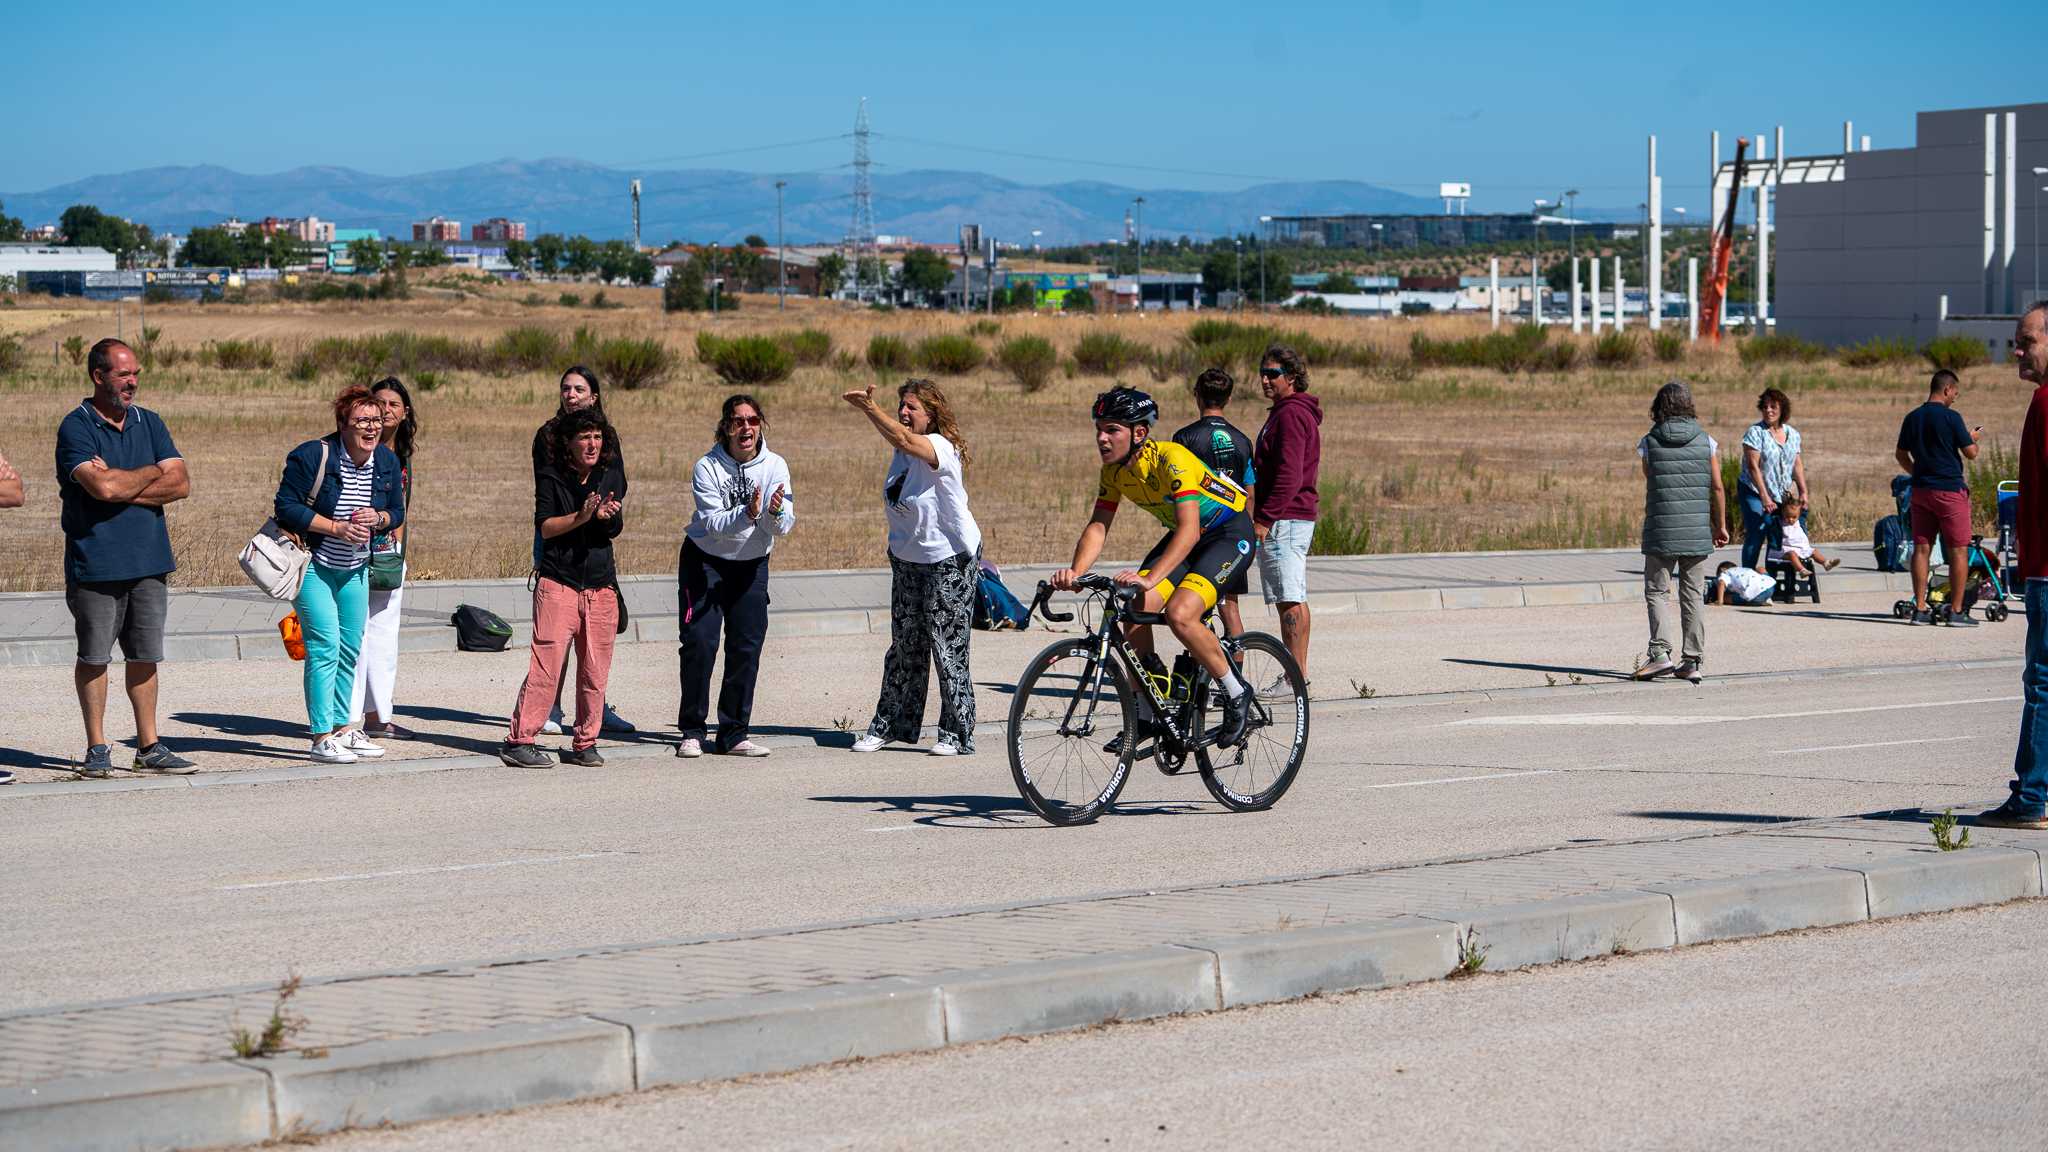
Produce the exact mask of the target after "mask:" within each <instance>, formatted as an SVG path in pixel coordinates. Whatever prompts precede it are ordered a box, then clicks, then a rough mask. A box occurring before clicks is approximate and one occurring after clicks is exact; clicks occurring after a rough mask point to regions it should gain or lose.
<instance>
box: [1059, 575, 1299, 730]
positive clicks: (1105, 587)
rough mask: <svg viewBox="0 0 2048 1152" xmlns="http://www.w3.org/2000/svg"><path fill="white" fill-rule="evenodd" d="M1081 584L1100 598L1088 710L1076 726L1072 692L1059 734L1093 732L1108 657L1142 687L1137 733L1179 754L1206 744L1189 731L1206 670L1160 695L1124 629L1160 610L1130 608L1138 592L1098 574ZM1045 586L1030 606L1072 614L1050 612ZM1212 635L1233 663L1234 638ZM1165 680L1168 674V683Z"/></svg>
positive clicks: (1160, 619) (1146, 622)
mask: <svg viewBox="0 0 2048 1152" xmlns="http://www.w3.org/2000/svg"><path fill="white" fill-rule="evenodd" d="M1082 590H1083V592H1084V593H1092V594H1094V595H1096V596H1097V597H1099V598H1100V600H1101V603H1102V611H1101V616H1100V619H1099V620H1098V621H1097V623H1096V626H1095V633H1094V637H1093V642H1094V647H1095V650H1094V653H1093V655H1091V656H1090V657H1089V659H1090V661H1091V662H1092V665H1093V666H1092V667H1091V668H1090V669H1089V670H1088V673H1087V689H1086V696H1087V698H1088V710H1087V713H1086V714H1085V715H1084V716H1083V717H1082V718H1081V725H1080V727H1079V728H1076V727H1075V726H1074V713H1075V709H1076V708H1077V707H1079V705H1080V702H1081V695H1082V693H1079V692H1077V693H1076V694H1075V695H1074V698H1073V699H1071V700H1069V701H1068V703H1067V714H1066V716H1065V717H1064V718H1063V719H1062V720H1061V722H1060V732H1061V734H1062V735H1079V736H1083V737H1087V736H1092V735H1094V732H1095V707H1096V704H1097V702H1099V701H1100V700H1101V699H1102V678H1103V676H1105V675H1107V674H1108V672H1109V666H1110V662H1111V660H1112V659H1114V660H1115V661H1116V662H1117V663H1119V664H1120V665H1121V666H1122V669H1121V670H1122V673H1123V675H1124V677H1125V678H1126V680H1127V682H1130V683H1133V684H1137V685H1142V686H1143V689H1144V690H1143V692H1142V693H1141V694H1140V695H1139V696H1138V697H1137V700H1138V705H1139V708H1138V710H1139V716H1138V722H1139V725H1140V729H1141V734H1142V735H1149V736H1152V737H1154V738H1155V739H1157V740H1158V741H1159V743H1160V744H1161V745H1162V747H1163V748H1164V750H1165V751H1167V752H1168V753H1171V754H1174V755H1179V756H1185V755H1187V754H1188V753H1191V752H1193V751H1195V750H1196V749H1198V748H1206V747H1209V746H1210V745H1211V744H1212V743H1213V741H1212V740H1210V739H1209V738H1208V737H1207V736H1206V735H1200V736H1198V735H1196V734H1194V732H1193V731H1192V726H1193V724H1194V718H1195V704H1196V702H1197V701H1199V700H1200V699H1201V698H1202V693H1203V692H1204V691H1206V690H1207V689H1208V686H1209V683H1210V679H1211V678H1210V676H1209V673H1208V670H1207V669H1206V668H1203V667H1202V666H1201V665H1200V664H1197V665H1196V666H1195V670H1194V673H1193V675H1192V676H1191V677H1190V679H1189V681H1188V694H1187V696H1186V698H1185V699H1175V698H1173V697H1172V696H1168V695H1164V694H1162V693H1161V692H1160V691H1159V685H1158V684H1157V683H1156V682H1155V681H1154V680H1153V678H1152V677H1151V675H1150V674H1148V673H1146V672H1145V671H1144V664H1143V662H1142V661H1141V660H1140V658H1139V656H1138V654H1137V652H1136V650H1135V649H1134V648H1133V647H1132V646H1131V640H1130V637H1129V636H1128V635H1127V634H1126V629H1128V628H1130V627H1133V626H1156V625H1163V624H1165V623H1166V617H1165V615H1164V613H1159V612H1142V611H1137V610H1134V609H1133V608H1132V607H1130V604H1131V601H1133V600H1134V599H1136V597H1137V596H1138V595H1140V593H1138V592H1137V590H1135V589H1129V590H1126V589H1121V588H1117V587H1116V586H1114V585H1112V584H1110V583H1109V582H1108V581H1107V580H1103V579H1102V578H1100V577H1089V578H1084V582H1083V585H1082ZM1051 591H1052V590H1051V588H1049V587H1042V588H1041V589H1040V591H1039V594H1038V596H1037V598H1036V599H1035V600H1034V601H1033V602H1032V606H1031V607H1032V611H1034V612H1037V613H1039V614H1041V615H1043V616H1044V617H1045V618H1046V619H1047V620H1052V621H1059V622H1064V621H1067V620H1072V619H1073V618H1074V616H1073V613H1071V612H1066V613H1055V612H1052V611H1050V610H1049V609H1048V607H1047V601H1048V599H1049V598H1050V594H1051ZM1210 621H1211V627H1214V623H1213V622H1214V617H1213V616H1211V617H1210ZM1217 639H1218V640H1219V642H1221V643H1222V645H1223V654H1224V659H1226V660H1230V661H1231V663H1232V665H1233V666H1235V664H1236V661H1235V659H1234V658H1233V657H1234V654H1235V650H1236V648H1237V645H1236V643H1235V642H1234V641H1233V640H1232V639H1231V638H1230V637H1228V636H1224V635H1222V634H1220V633H1219V634H1218V636H1217ZM1171 686H1172V685H1171V680H1169V682H1168V687H1169V688H1171ZM1255 707H1258V708H1259V709H1260V711H1261V712H1263V706H1260V705H1256V704H1255Z"/></svg>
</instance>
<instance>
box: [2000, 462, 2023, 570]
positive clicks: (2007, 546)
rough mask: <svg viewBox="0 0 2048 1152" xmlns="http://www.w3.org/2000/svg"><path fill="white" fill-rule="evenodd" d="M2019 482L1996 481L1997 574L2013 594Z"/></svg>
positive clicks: (2016, 561) (2017, 537) (2016, 551)
mask: <svg viewBox="0 0 2048 1152" xmlns="http://www.w3.org/2000/svg"><path fill="white" fill-rule="evenodd" d="M2019 545H2020V482H2019V481H2017V480H2000V481H1999V482H1998V575H1999V577H2000V578H2001V579H2003V580H2004V581H2005V590H2006V593H2007V594H2008V595H2012V594H2014V591H2013V590H2014V588H2015V586H2017V585H2018V584H2019V573H2020V552H2019Z"/></svg>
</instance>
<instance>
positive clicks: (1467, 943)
mask: <svg viewBox="0 0 2048 1152" xmlns="http://www.w3.org/2000/svg"><path fill="white" fill-rule="evenodd" d="M1491 951H1493V946H1492V945H1490V944H1481V943H1480V942H1479V929H1477V928H1468V929H1466V930H1465V931H1463V932H1460V933H1458V966H1457V967H1456V968H1453V969H1451V970H1450V972H1449V973H1448V974H1446V975H1445V976H1444V979H1446V980H1456V979H1458V978H1459V977H1461V976H1476V975H1478V974H1479V970H1480V969H1481V968H1484V967H1486V954H1487V953H1489V952H1491Z"/></svg>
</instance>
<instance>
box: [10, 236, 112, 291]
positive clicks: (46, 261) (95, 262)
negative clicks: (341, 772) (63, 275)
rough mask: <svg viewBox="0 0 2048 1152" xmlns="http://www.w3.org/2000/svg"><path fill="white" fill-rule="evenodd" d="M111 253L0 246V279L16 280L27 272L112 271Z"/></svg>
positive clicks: (100, 249)
mask: <svg viewBox="0 0 2048 1152" xmlns="http://www.w3.org/2000/svg"><path fill="white" fill-rule="evenodd" d="M113 270H114V254H113V253H112V252H109V251H107V250H106V249H105V248H72V247H58V246H56V245H52V244H42V243H38V244H15V243H6V244H0V276H11V277H14V278H16V281H17V283H20V282H22V279H23V278H24V277H25V276H26V275H27V274H28V273H30V272H112V271H113Z"/></svg>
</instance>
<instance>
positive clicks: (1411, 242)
mask: <svg viewBox="0 0 2048 1152" xmlns="http://www.w3.org/2000/svg"><path fill="white" fill-rule="evenodd" d="M1375 225H1377V226H1378V228H1377V230H1375V227H1374V226H1375ZM1267 227H1268V228H1269V229H1270V231H1269V232H1268V234H1267V240H1268V242H1269V243H1272V244H1274V245H1276V246H1282V247H1296V246H1298V247H1303V248H1367V249H1371V248H1390V249H1402V248H1421V247H1425V246H1427V247H1433V248H1464V247H1467V246H1468V245H1473V244H1516V243H1522V244H1526V243H1529V242H1530V241H1532V240H1535V239H1536V238H1537V228H1538V225H1537V223H1536V219H1535V217H1533V216H1530V215H1529V214H1527V213H1502V214H1496V215H1473V216H1445V215H1436V214H1429V215H1399V216H1378V215H1369V214H1360V215H1338V216H1275V217H1273V219H1272V221H1271V223H1270V224H1268V225H1267ZM1541 227H1542V236H1543V239H1544V240H1545V241H1546V242H1548V241H1551V240H1557V241H1563V240H1564V239H1565V238H1566V237H1567V236H1568V235H1569V234H1571V233H1572V232H1574V231H1576V232H1577V233H1578V235H1579V236H1580V237H1582V238H1587V239H1594V240H1611V239H1613V238H1614V234H1615V229H1616V228H1617V227H1619V228H1630V227H1632V226H1631V225H1626V224H1623V225H1617V224H1614V223H1612V222H1609V221H1600V222H1595V221H1589V220H1582V221H1580V222H1579V223H1578V224H1577V225H1576V226H1573V225H1570V224H1564V223H1559V222H1558V221H1557V220H1556V219H1546V220H1545V221H1544V222H1543V224H1542V225H1541ZM1631 234H1633V233H1631Z"/></svg>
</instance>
